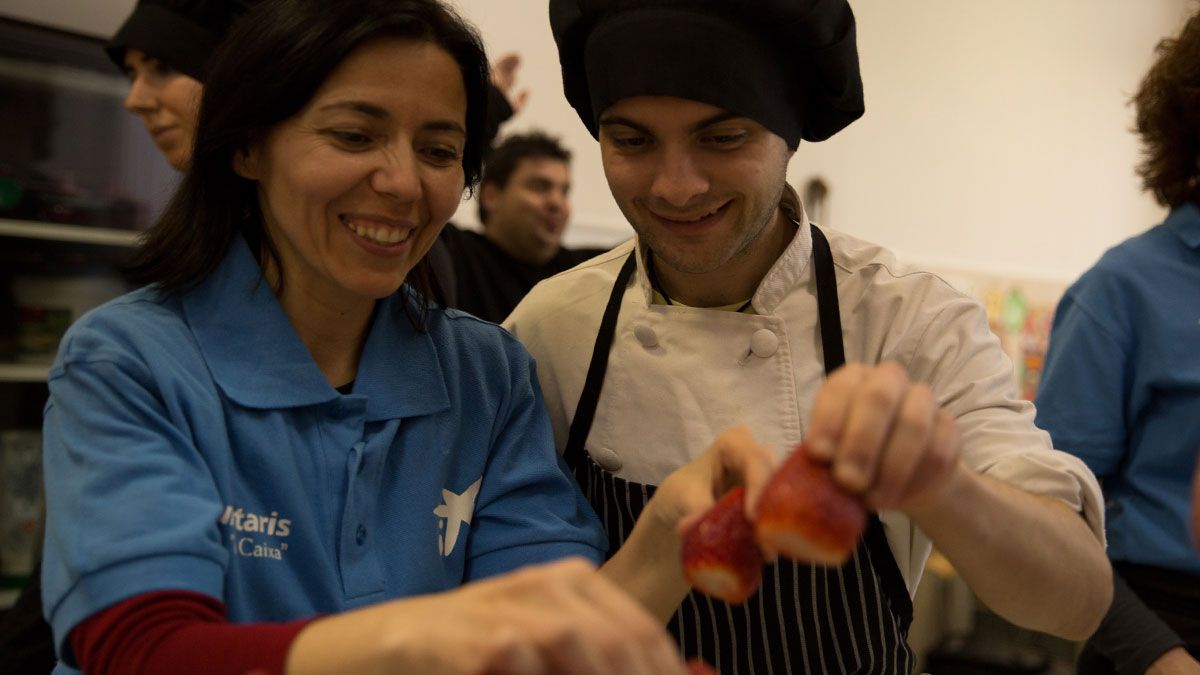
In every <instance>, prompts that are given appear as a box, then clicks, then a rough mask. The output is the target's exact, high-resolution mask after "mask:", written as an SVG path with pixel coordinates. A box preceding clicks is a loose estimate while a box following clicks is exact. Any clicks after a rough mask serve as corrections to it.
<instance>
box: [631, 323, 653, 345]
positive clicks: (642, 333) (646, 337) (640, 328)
mask: <svg viewBox="0 0 1200 675" xmlns="http://www.w3.org/2000/svg"><path fill="white" fill-rule="evenodd" d="M633 336H634V337H635V338H637V341H638V342H640V343H642V346H643V347H645V348H647V349H649V348H651V347H653V346H655V345H657V344H658V335H655V333H654V329H653V328H651V327H650V326H647V325H646V324H644V323H639V324H638V325H636V326H634V327H633Z"/></svg>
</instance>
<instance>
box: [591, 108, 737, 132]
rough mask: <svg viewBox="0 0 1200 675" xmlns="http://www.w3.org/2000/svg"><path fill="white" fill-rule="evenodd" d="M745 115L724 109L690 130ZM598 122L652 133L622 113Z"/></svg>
mask: <svg viewBox="0 0 1200 675" xmlns="http://www.w3.org/2000/svg"><path fill="white" fill-rule="evenodd" d="M745 117H746V116H745V115H739V114H737V113H734V112H729V111H728V110H723V111H721V112H719V113H716V114H715V115H710V116H708V117H705V118H704V119H702V120H700V121H699V122H696V123H695V124H693V125H691V126H690V127H689V129H688V130H689V131H692V132H696V131H700V130H701V129H705V128H707V127H711V126H713V125H715V124H720V123H721V122H728V121H729V120H738V119H744V118H745ZM598 124H599V125H600V126H602V127H605V126H610V125H621V126H625V127H629V128H630V129H633V130H635V131H638V132H640V133H643V134H650V133H652V132H651V131H650V129H648V128H646V127H645V126H644V125H641V124H638V123H637V122H634V121H633V120H631V119H629V118H628V117H622V116H620V115H606V116H604V117H601V118H600V121H599V122H598Z"/></svg>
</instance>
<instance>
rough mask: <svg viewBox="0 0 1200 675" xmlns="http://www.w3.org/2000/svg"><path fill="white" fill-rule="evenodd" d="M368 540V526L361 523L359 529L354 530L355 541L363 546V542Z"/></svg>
mask: <svg viewBox="0 0 1200 675" xmlns="http://www.w3.org/2000/svg"><path fill="white" fill-rule="evenodd" d="M366 540H367V528H366V526H365V525H361V524H360V525H359V526H358V529H357V530H355V531H354V541H355V543H357V544H358V545H359V546H362V545H363V542H364V541H366Z"/></svg>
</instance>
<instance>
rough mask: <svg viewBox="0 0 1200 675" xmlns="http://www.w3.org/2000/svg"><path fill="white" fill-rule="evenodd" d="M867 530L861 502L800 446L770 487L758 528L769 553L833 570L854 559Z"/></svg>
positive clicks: (762, 501) (760, 504) (757, 520)
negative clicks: (837, 482)
mask: <svg viewBox="0 0 1200 675" xmlns="http://www.w3.org/2000/svg"><path fill="white" fill-rule="evenodd" d="M866 524H867V510H866V508H865V507H864V506H863V504H862V502H861V501H859V500H858V499H856V498H855V497H854V496H852V495H850V494H848V493H847V492H845V491H844V490H842V489H841V488H840V487H838V486H837V485H836V484H835V483H834V482H833V476H832V475H831V473H830V470H829V466H828V465H826V464H822V463H821V462H818V461H816V460H814V459H812V458H811V457H809V454H808V451H807V449H806V448H805V446H804V445H803V444H801V445H799V446H797V447H796V449H795V450H793V451H792V454H791V455H789V456H788V458H787V459H786V460H784V462H783V464H782V465H781V466H780V467H779V468H778V469H777V470H776V471H775V474H774V475H773V476H771V480H770V481H768V482H767V486H766V487H765V488H764V490H763V495H762V499H760V500H759V502H758V510H757V512H756V517H755V523H754V527H755V533H756V535H757V536H758V540H759V541H761V542H762V543H763V544H764V545H765V546H767V547H768V548H769V549H771V550H774V551H777V552H779V553H780V554H781V555H784V556H787V557H789V558H794V559H796V560H802V561H806V562H812V563H818V564H825V565H830V564H841V563H843V562H845V561H846V559H847V558H849V557H850V554H851V553H853V552H854V548H855V547H856V546H857V545H858V539H859V537H861V536H862V532H863V528H865V527H866Z"/></svg>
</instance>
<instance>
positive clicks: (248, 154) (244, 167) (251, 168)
mask: <svg viewBox="0 0 1200 675" xmlns="http://www.w3.org/2000/svg"><path fill="white" fill-rule="evenodd" d="M261 154H262V153H261V152H260V151H259V149H258V145H257V144H255V145H253V146H251V147H248V148H239V149H238V150H236V151H235V152H234V153H233V159H232V160H231V162H232V164H233V172H234V173H236V174H237V175H239V176H241V177H242V178H245V179H246V180H254V181H256V180H259V179H260V178H261V177H262V173H261V171H260V167H259V162H260V156H261Z"/></svg>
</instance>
